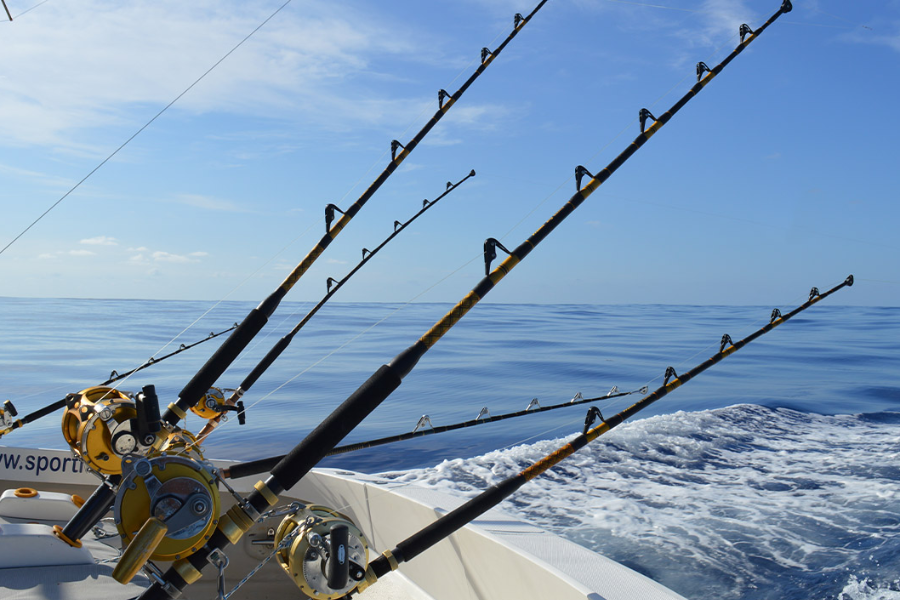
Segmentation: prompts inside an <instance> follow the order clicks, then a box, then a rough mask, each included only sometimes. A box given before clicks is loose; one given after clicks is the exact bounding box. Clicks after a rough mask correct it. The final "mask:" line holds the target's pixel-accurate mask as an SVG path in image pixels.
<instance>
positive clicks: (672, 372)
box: [663, 367, 678, 385]
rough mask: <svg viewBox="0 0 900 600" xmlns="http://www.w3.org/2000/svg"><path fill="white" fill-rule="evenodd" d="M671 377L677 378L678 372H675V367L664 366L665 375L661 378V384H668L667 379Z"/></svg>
mask: <svg viewBox="0 0 900 600" xmlns="http://www.w3.org/2000/svg"><path fill="white" fill-rule="evenodd" d="M671 378H675V379H678V374H677V373H675V367H666V376H665V377H664V378H663V385H668V384H669V379H671Z"/></svg>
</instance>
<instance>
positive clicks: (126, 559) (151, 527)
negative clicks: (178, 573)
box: [112, 517, 169, 584]
mask: <svg viewBox="0 0 900 600" xmlns="http://www.w3.org/2000/svg"><path fill="white" fill-rule="evenodd" d="M168 531H169V526H168V525H166V524H165V523H163V522H162V521H160V520H159V519H157V518H156V517H150V518H149V519H147V522H146V523H144V525H143V527H141V530H140V531H138V533H137V535H136V536H135V537H134V539H133V540H131V543H130V544H128V547H127V548H125V552H123V553H122V557H121V558H120V559H119V564H117V565H116V568H115V569H113V572H112V576H113V579H115V580H116V581H118V582H119V583H121V584H126V583H128V582H129V581H131V579H132V578H133V577H134V576H135V575H136V574H137V572H138V571H140V570H141V568H143V566H144V565H145V564H146V563H147V561H148V560H150V555H152V554H153V553H154V552H155V551H156V547H157V546H159V544H160V542H162V541H163V538H165V537H166V533H168Z"/></svg>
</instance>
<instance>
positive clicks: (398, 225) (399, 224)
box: [394, 221, 403, 231]
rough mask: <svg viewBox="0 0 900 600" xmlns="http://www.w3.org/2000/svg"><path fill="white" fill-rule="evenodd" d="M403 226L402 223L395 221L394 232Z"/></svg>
mask: <svg viewBox="0 0 900 600" xmlns="http://www.w3.org/2000/svg"><path fill="white" fill-rule="evenodd" d="M401 225H403V223H401V222H400V221H394V231H397V228H398V227H400V226H401Z"/></svg>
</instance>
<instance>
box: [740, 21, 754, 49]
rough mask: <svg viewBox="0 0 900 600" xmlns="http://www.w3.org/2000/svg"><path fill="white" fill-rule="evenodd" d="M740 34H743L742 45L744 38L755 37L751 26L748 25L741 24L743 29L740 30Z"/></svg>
mask: <svg viewBox="0 0 900 600" xmlns="http://www.w3.org/2000/svg"><path fill="white" fill-rule="evenodd" d="M739 32H740V34H741V43H742V44H743V43H744V37H746V36H748V35H753V30H752V29H750V26H749V25H747V24H746V23H742V24H741V28H740V30H739Z"/></svg>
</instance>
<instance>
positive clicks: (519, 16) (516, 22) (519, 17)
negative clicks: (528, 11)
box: [513, 13, 525, 29]
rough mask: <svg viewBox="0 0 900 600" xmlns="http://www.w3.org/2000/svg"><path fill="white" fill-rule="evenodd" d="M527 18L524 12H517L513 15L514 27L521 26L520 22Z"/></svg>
mask: <svg viewBox="0 0 900 600" xmlns="http://www.w3.org/2000/svg"><path fill="white" fill-rule="evenodd" d="M524 20H525V17H523V16H522V13H516V15H515V16H514V17H513V29H518V28H519V23H521V22H522V21H524Z"/></svg>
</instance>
